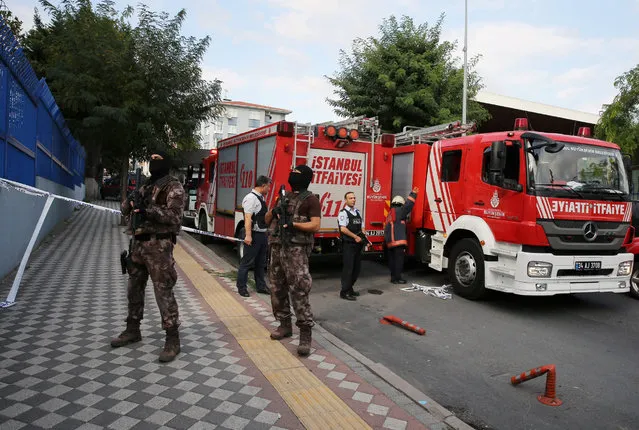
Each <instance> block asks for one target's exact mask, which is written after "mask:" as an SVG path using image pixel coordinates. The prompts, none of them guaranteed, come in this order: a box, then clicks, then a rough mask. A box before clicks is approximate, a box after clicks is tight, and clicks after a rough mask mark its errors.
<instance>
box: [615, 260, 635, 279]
mask: <svg viewBox="0 0 639 430" xmlns="http://www.w3.org/2000/svg"><path fill="white" fill-rule="evenodd" d="M631 272H632V261H631V260H629V261H624V262H623V263H620V264H619V268H618V269H617V276H630V273H631Z"/></svg>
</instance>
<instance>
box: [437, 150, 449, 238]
mask: <svg viewBox="0 0 639 430" xmlns="http://www.w3.org/2000/svg"><path fill="white" fill-rule="evenodd" d="M434 146H435V148H434V149H435V151H437V157H436V158H437V170H436V171H437V172H439V175H440V179H441V169H442V161H443V160H442V145H441V143H440V142H435V144H434ZM438 185H439V188H440V193H441V195H442V199H443V200H444V212H445V214H444V215H443V217H444V219H445V221H446V230H448V229H449V227H450V225H451V224H452V223H453V217H452V215H451V212H452V210H451V205H450V195H449V194H448V193H447V192H446V190H447V185H448V183H444V182H442V181H441V180H440V181H439V182H438Z"/></svg>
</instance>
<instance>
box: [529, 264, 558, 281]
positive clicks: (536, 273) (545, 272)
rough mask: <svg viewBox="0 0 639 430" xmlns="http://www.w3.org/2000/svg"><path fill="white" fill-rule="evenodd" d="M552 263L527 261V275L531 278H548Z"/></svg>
mask: <svg viewBox="0 0 639 430" xmlns="http://www.w3.org/2000/svg"><path fill="white" fill-rule="evenodd" d="M551 274H552V264H551V263H547V262H545V261H531V262H529V263H528V276H529V277H531V278H550V275H551Z"/></svg>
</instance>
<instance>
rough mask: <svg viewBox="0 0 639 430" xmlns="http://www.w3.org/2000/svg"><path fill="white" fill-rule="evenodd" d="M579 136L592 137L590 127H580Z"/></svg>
mask: <svg viewBox="0 0 639 430" xmlns="http://www.w3.org/2000/svg"><path fill="white" fill-rule="evenodd" d="M577 136H582V137H590V127H579V129H578V130H577Z"/></svg>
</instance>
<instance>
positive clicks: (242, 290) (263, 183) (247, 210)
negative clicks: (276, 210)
mask: <svg viewBox="0 0 639 430" xmlns="http://www.w3.org/2000/svg"><path fill="white" fill-rule="evenodd" d="M270 189H271V179H270V178H268V177H266V176H258V178H257V181H256V183H255V188H253V190H252V191H251V192H250V193H248V194H247V195H246V196H245V197H244V199H243V200H242V208H244V230H245V231H246V236H245V238H244V244H245V246H244V255H243V256H242V259H241V260H240V268H239V269H238V271H237V284H236V286H237V292H238V293H239V294H240V296H242V297H249V292H248V289H247V287H246V283H247V281H248V271H249V269H250V268H251V266H254V268H253V270H254V272H253V273H254V276H255V286H256V289H257V292H258V293H264V294H270V293H271V291H270V289H269V288H268V286H267V285H266V280H265V278H264V267H265V266H266V253H267V252H268V240H267V231H268V228H267V225H266V220H265V219H264V218H265V215H266V212H268V207H267V205H266V201H265V200H264V197H266V195H267V194H268V192H269V190H270Z"/></svg>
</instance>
